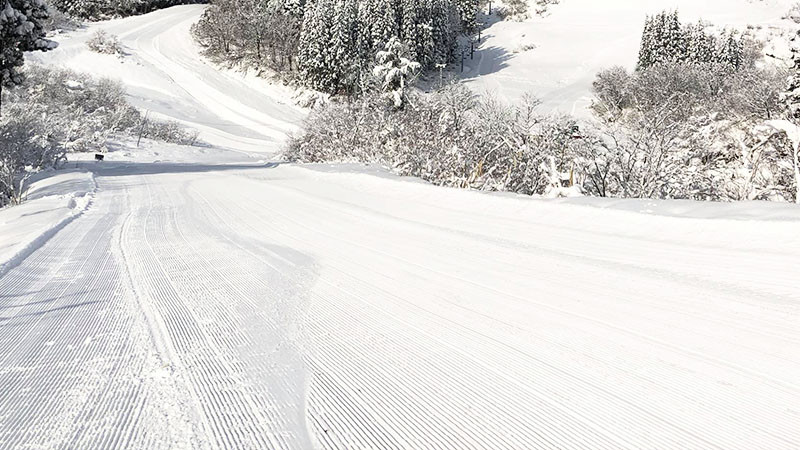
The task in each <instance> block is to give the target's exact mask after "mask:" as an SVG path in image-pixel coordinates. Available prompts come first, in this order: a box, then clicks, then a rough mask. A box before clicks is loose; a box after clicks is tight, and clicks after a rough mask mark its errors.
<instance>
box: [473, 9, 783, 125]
mask: <svg viewBox="0 0 800 450" xmlns="http://www.w3.org/2000/svg"><path fill="white" fill-rule="evenodd" d="M496 3H497V2H495V4H496ZM796 3H797V1H796V0H702V1H698V0H602V1H598V0H561V2H560V3H559V4H556V5H551V6H550V7H549V10H548V11H549V14H547V15H546V17H538V16H534V18H532V19H529V20H527V21H524V22H512V21H505V22H497V23H495V22H496V18H489V19H487V22H488V23H487V25H490V26H489V28H488V29H486V30H485V31H484V32H483V36H484V37H485V39H484V40H483V42H482V44H481V46H480V49H479V50H478V51H477V52H476V53H475V59H474V60H471V61H467V66H468V68H467V71H466V72H467V73H466V74H465V76H466V77H467V78H471V81H470V83H471V84H472V85H473V87H474V88H475V89H476V90H478V91H480V92H488V93H491V94H493V95H496V96H498V97H500V98H502V99H505V100H508V101H515V100H518V99H519V98H520V97H521V96H522V95H524V94H526V93H528V94H532V95H535V96H537V97H538V98H540V99H541V100H542V109H543V110H545V111H556V112H561V113H570V114H575V115H578V116H582V117H587V116H588V115H589V113H588V111H587V109H586V108H587V107H588V106H589V105H590V104H591V87H592V82H593V81H594V79H595V75H596V74H597V72H598V71H600V70H602V69H605V68H609V67H612V66H615V65H621V66H623V67H627V68H630V69H633V68H634V67H635V65H636V59H637V56H638V52H639V42H640V40H641V34H642V27H643V26H644V21H645V18H646V16H647V15H653V14H657V13H659V12H661V11H663V10H667V9H668V10H673V9H677V10H678V11H679V13H680V15H681V20H683V21H685V22H688V21H695V20H700V19H702V20H703V21H705V22H709V23H712V24H714V25H715V26H717V27H720V28H723V27H729V28H736V29H739V30H745V29H747V28H748V25H752V26H753V27H757V28H761V30H758V31H755V30H753V32H755V33H756V34H757V35H759V36H763V35H765V34H769V33H770V32H771V31H774V32H775V33H780V32H781V30H784V29H786V28H787V27H791V26H792V25H793V24H791V22H790V21H788V20H783V19H782V18H783V17H784V16H785V15H786V13H787V12H788V11H789V9H790V8H791V6H792V5H794V4H796ZM767 50H768V51H771V52H772V53H775V51H774V50H773V49H771V48H768V49H767ZM776 56H781V54H780V52H779V55H776ZM782 56H788V55H782Z"/></svg>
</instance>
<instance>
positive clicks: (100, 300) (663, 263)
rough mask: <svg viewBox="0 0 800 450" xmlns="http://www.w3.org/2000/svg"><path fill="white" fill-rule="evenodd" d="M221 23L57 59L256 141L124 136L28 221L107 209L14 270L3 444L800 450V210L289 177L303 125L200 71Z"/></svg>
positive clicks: (287, 111) (144, 24) (244, 87)
mask: <svg viewBox="0 0 800 450" xmlns="http://www.w3.org/2000/svg"><path fill="white" fill-rule="evenodd" d="M572 1H575V2H578V0H562V5H559V7H561V6H564V7H567V5H568V4H569V3H570V2H572ZM580 3H583V4H587V2H580ZM595 3H597V4H598V6H597V7H595V10H598V14H599V11H600V10H602V8H601V7H599V5H601V4H604V2H595ZM661 3H662V2H659V5H661ZM697 3H698V4H699V3H700V2H697ZM629 5H630V6H631V8H632V9H634V10H636V11H638V10H639V9H638V8H639V7H638V5H639V2H629ZM753 8H754V11H760V8H762V4H761V3H760V2H755V3H753ZM660 9H663V7H662V8H660ZM200 11H201V7H199V6H184V7H177V8H172V9H168V10H165V11H160V12H156V13H153V14H151V15H148V16H143V17H140V18H134V19H126V20H122V21H114V22H109V23H104V24H100V25H99V26H101V27H107V28H109V29H113V30H115V31H114V32H116V33H117V34H120V35H121V36H122V38H123V43H124V44H125V45H126V47H127V48H128V50H129V52H130V55H128V56H126V57H124V58H122V60H121V61H120V60H116V59H114V57H101V56H97V55H87V54H86V52H85V51H84V50H83V47H82V46H81V45H82V44H81V42H82V41H81V39H85V37H86V32H85V31H82V32H78V33H75V34H74V35H72V37H69V38H67V40H66V41H65V42H63V43H62V47H61V50H59V51H58V52H54V53H52V54H48V55H45V56H44V57H43V58H42V60H43V61H46V62H48V63H53V64H59V63H61V64H70V65H75V66H76V67H77V68H80V69H83V70H94V71H98V72H105V73H108V72H109V71H111V70H119V73H118V75H119V76H121V77H122V78H123V79H124V80H125V81H126V82H127V83H128V84H129V86H130V89H131V92H132V94H133V96H134V97H135V98H136V99H137V101H139V102H141V104H149V105H152V107H153V109H154V110H157V111H159V112H160V113H162V114H164V115H167V116H171V117H173V118H177V119H180V120H183V121H185V122H187V123H195V124H197V125H198V126H199V127H201V129H202V131H203V133H205V136H202V137H204V138H205V139H206V141H209V142H211V141H214V142H215V143H218V144H220V145H223V146H225V147H229V148H231V149H232V150H219V149H216V148H213V147H192V148H184V147H178V146H160V145H153V144H150V143H146V145H145V146H144V147H143V148H142V149H135V148H133V146H132V145H130V144H127V145H126V144H120V145H114V146H112V150H113V151H112V152H111V153H110V154H109V155H108V157H107V161H105V162H103V163H94V162H90V161H78V162H72V163H71V165H70V167H71V169H70V172H68V173H64V174H62V175H59V177H64V178H51V179H49V180H50V181H44V182H41V183H42V184H39V185H37V192H39V193H40V194H41V198H37V199H34V200H32V201H31V202H30V203H29V204H28V205H26V206H23V207H19V208H10V209H6V210H2V211H0V232H1V233H2V234H0V237H2V240H3V241H4V242H5V241H6V238H7V236H10V235H9V234H7V230H12V229H13V230H14V232H15V233H16V232H18V231H19V227H16V226H14V225H13V223H14V222H15V221H25V224H26V227H27V226H28V224H32V226H34V225H35V226H37V227H43V229H48V228H47V224H53V223H57V222H58V221H60V220H62V219H63V218H65V217H68V216H69V215H70V214H73V212H72V210H73V209H74V208H72V209H71V210H70V211H61V210H60V209H59V208H60V207H61V208H62V209H63V207H62V205H68V206H69V205H70V203H69V198H68V197H64V198H62V197H59V196H52V195H45V193H46V192H48V189H49V188H51V187H52V188H53V189H57V190H56V191H50V192H51V193H53V192H57V193H58V194H59V195H67V196H68V195H70V194H69V193H70V192H75V193H82V192H89V191H90V189H88V188H87V187H91V188H92V189H91V190H92V191H94V193H93V194H92V197H91V198H92V200H91V203H90V204H89V203H87V204H86V205H87V208H86V209H85V211H83V213H82V214H81V215H80V216H78V217H77V218H75V219H74V220H72V221H70V222H69V223H66V224H65V225H64V226H63V228H61V230H60V231H58V232H57V233H55V234H52V235H47V236H45V238H48V239H39V240H37V241H36V243H35V244H36V246H28V249H29V250H34V249H35V251H32V252H31V251H29V252H28V253H30V254H29V256H27V257H26V258H24V259H21V258H17V260H16V261H15V265H14V266H13V267H9V270H8V271H7V272H6V273H5V274H1V273H0V448H18V447H33V448H41V447H44V448H53V447H66V448H169V447H171V448H188V447H191V448H299V449H305V448H310V447H314V446H317V447H323V448H347V449H351V448H425V449H427V448H507V449H520V448H570V449H572V448H587V449H600V448H607V449H620V448H631V449H633V448H636V449H641V448H665V449H667V448H669V449H671V448H704V449H705V448H726V449H733V448H740V449H748V450H749V449H753V448H769V449H792V448H798V447H800V427H798V426H797V424H798V423H800V383H799V382H798V380H800V326H799V325H798V324H799V323H800V290H798V276H797V273H798V269H797V268H798V267H800V233H798V231H797V230H798V229H800V209H798V208H797V207H795V206H792V205H778V204H765V203H742V204H737V205H725V204H719V205H707V204H698V203H692V202H653V201H636V200H624V201H620V200H607V201H599V200H592V199H569V200H559V201H549V200H539V199H530V198H526V197H521V196H514V195H487V194H483V193H478V192H469V191H461V190H454V189H445V188H438V187H434V186H430V185H427V184H424V183H420V182H417V181H415V180H410V179H398V178H396V177H394V176H392V175H389V174H387V173H385V172H383V171H380V170H377V169H374V168H365V167H359V166H325V165H321V166H307V167H297V166H292V165H280V164H274V163H269V162H268V160H269V158H268V156H266V155H261V154H259V152H265V153H267V154H269V153H270V152H274V151H275V150H276V145H277V143H278V142H280V140H281V139H283V135H284V134H285V133H287V132H290V131H291V129H292V127H293V126H295V125H296V123H297V121H298V120H301V118H302V114H303V113H302V111H298V110H297V109H296V108H294V107H293V106H291V105H289V104H287V103H281V102H280V101H278V100H276V97H275V96H274V95H271V94H270V92H271V88H264V87H263V86H261V85H260V84H258V83H257V81H254V80H252V79H248V80H242V79H240V78H237V77H236V76H234V75H231V74H230V73H226V72H218V71H216V70H215V69H214V68H213V67H211V66H209V65H207V64H204V63H202V62H198V61H197V60H195V59H194V57H195V56H196V48H195V47H194V46H193V45H192V44H191V40H190V39H189V38H188V36H187V34H186V33H187V32H188V28H189V24H190V23H191V21H192V20H195V19H196V17H197V16H198V14H199V13H200ZM687 13H688V11H687ZM556 14H557V12H556V10H555V9H554V10H553V16H552V17H553V18H555V17H557V15H556ZM621 14H622V13H621ZM631 14H633V13H631ZM637 14H638V13H637ZM598 17H603V16H602V15H601V16H598ZM549 20H554V19H549ZM598 20H599V19H598ZM741 20H744V19H741ZM754 20H758V17H757V16H756V17H754ZM605 26H608V27H609V28H610V24H605ZM531 29H534V27H533V26H531ZM48 58H49V59H48ZM83 58H85V61H87V64H83V63H79V62H76V61H83V60H84V59H83ZM97 58H101V59H102V58H106V59H102V61H100V60H98V59H97ZM90 60H91V61H94V62H93V63H91V64H88V62H90ZM564 64H570V63H569V62H568V61H567V62H564ZM115 65H119V67H117V68H115V67H116V66H115ZM109 74H111V73H109ZM553 78H554V79H555V78H558V75H557V74H556V73H555V72H554V74H553ZM215 139H216V141H215ZM76 166H77V167H76ZM87 171H88V172H91V174H92V176H93V178H90V176H89V175H88V174H87ZM73 178H74V179H75V180H78V182H79V183H84V181H85V182H86V183H90V184H85V183H84V184H83V185H82V186H84V187H75V188H72V187H67V184H68V182H69V180H70V179H73ZM59 180H61V181H59ZM92 180H93V181H92ZM59 186H60V187H59ZM95 186H96V188H95ZM34 195H36V194H35V193H34ZM76 195H77V194H76ZM87 198H88V197H87ZM48 199H49V200H48ZM44 201H52V202H54V203H53V207H52V208H51V207H48V206H47V205H46V204H44V203H42V202H44ZM37 202H38V203H37ZM59 202H61V203H59ZM36 205H40V206H36ZM75 206H76V207H77V206H79V204H78V203H77V202H75ZM21 208H30V209H21ZM37 208H38V209H37ZM54 214H57V215H58V216H57V217H54V216H53V215H54ZM19 223H22V222H19ZM8 224H11V227H9V226H8ZM26 229H27V228H26ZM14 239H16V240H14ZM26 239H27V238H26ZM8 241H14V242H22V241H23V240H22V239H17V238H12V239H8ZM27 242H30V239H28V241H27ZM25 245H26V244H22V246H23V247H24V246H25ZM17 247H19V245H18V246H17ZM0 251H5V250H0Z"/></svg>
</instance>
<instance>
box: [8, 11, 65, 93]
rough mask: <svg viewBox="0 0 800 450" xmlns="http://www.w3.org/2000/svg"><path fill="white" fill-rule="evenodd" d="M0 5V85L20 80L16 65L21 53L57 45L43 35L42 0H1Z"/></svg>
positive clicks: (22, 61) (20, 61)
mask: <svg viewBox="0 0 800 450" xmlns="http://www.w3.org/2000/svg"><path fill="white" fill-rule="evenodd" d="M0 5H2V10H1V11H0V46H2V48H0V85H12V84H17V83H19V82H20V81H21V77H20V74H19V72H17V68H18V67H20V66H22V64H23V63H24V55H23V53H24V52H32V51H47V50H51V49H53V48H55V47H56V46H57V44H56V43H55V42H53V41H50V40H48V39H46V38H45V32H44V29H43V28H42V21H43V20H44V19H46V18H47V17H48V14H47V6H46V5H45V3H44V0H4V1H2V2H0Z"/></svg>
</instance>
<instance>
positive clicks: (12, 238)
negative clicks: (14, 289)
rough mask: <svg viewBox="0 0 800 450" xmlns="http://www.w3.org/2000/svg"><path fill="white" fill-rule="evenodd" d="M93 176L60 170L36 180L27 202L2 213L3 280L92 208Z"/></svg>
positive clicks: (0, 254)
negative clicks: (54, 236) (90, 206)
mask: <svg viewBox="0 0 800 450" xmlns="http://www.w3.org/2000/svg"><path fill="white" fill-rule="evenodd" d="M95 188H96V185H95V182H94V177H93V175H92V174H91V172H86V171H83V170H68V171H59V172H56V173H55V174H54V175H52V176H48V177H47V178H43V179H40V180H38V181H35V182H34V183H33V184H32V185H31V189H30V191H29V193H28V201H27V202H25V203H23V204H22V205H19V206H13V207H7V208H4V209H1V210H0V277H1V276H3V275H4V274H5V273H6V272H8V271H9V270H10V269H11V268H13V267H15V266H17V265H18V264H19V263H20V262H22V261H23V260H24V259H25V258H26V257H28V256H29V255H30V254H31V253H33V252H34V251H36V250H37V249H38V248H39V247H41V246H42V245H43V244H44V243H45V242H47V240H48V239H50V238H51V237H53V235H55V234H56V233H57V232H58V231H59V230H60V229H62V228H64V227H65V226H66V225H67V224H69V223H70V222H72V221H73V220H75V219H76V218H77V217H79V216H80V215H81V214H83V212H84V211H86V209H87V208H88V207H89V205H91V203H92V199H93V197H94V192H95Z"/></svg>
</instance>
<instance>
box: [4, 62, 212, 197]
mask: <svg viewBox="0 0 800 450" xmlns="http://www.w3.org/2000/svg"><path fill="white" fill-rule="evenodd" d="M3 107H4V114H3V116H2V121H0V131H1V132H2V136H0V165H2V167H0V176H2V177H3V180H0V185H1V186H0V191H1V192H0V197H2V198H4V199H6V200H5V201H14V202H18V201H20V200H21V199H22V195H23V194H24V188H25V180H26V179H27V177H28V176H29V175H30V174H31V173H33V172H36V171H38V170H41V169H42V168H47V167H48V166H49V167H53V166H56V165H57V164H58V163H59V162H61V161H63V160H65V159H66V155H67V153H68V152H85V151H103V150H104V149H105V144H106V142H107V140H108V139H109V138H110V137H111V136H112V135H126V134H127V135H138V134H139V133H140V131H143V137H145V138H149V139H155V140H161V141H166V142H174V143H179V144H188V145H191V144H193V143H194V141H195V140H196V139H197V133H195V132H192V131H190V130H185V129H184V128H182V127H181V126H180V125H178V124H177V123H174V122H162V121H147V123H146V124H145V125H146V126H145V127H142V124H143V123H144V118H143V116H142V114H141V113H140V112H139V111H138V110H137V109H136V108H134V107H133V106H131V105H130V104H129V103H128V101H127V98H126V95H125V89H124V88H123V87H122V85H121V84H120V83H119V82H116V81H111V80H108V79H95V78H92V77H90V76H88V75H84V74H79V73H76V72H73V71H71V70H67V69H55V68H48V67H42V66H36V65H28V66H27V67H26V70H25V77H24V81H23V82H22V83H21V84H20V85H18V86H15V87H13V88H11V89H6V90H4V92H3Z"/></svg>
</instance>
